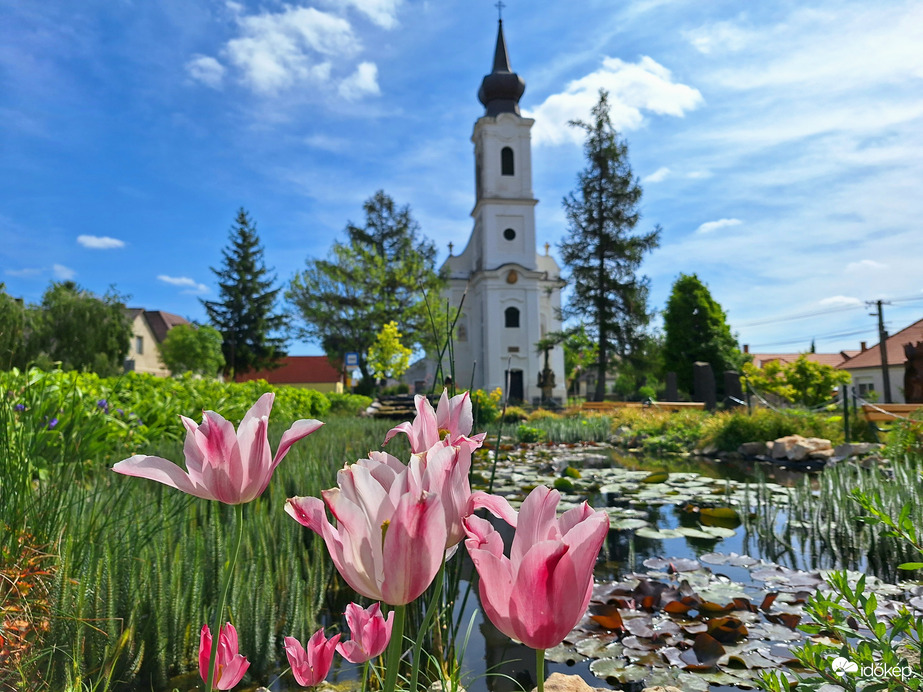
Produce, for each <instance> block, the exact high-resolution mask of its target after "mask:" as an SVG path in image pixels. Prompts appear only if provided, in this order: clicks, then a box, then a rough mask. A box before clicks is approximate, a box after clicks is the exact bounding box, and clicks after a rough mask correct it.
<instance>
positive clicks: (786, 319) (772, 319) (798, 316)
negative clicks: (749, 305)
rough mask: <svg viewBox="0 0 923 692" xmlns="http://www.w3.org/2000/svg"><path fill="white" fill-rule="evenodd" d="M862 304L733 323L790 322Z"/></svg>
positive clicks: (739, 325)
mask: <svg viewBox="0 0 923 692" xmlns="http://www.w3.org/2000/svg"><path fill="white" fill-rule="evenodd" d="M864 307H865V305H864V304H861V303H860V304H859V305H843V306H841V307H838V308H827V309H825V310H816V311H814V312H802V313H799V314H796V315H786V316H783V317H769V318H766V319H762V320H753V321H750V322H741V323H740V324H735V325H734V326H735V327H756V326H759V325H762V324H776V323H777V322H790V321H792V320H803V319H807V318H809V317H820V316H822V315H829V314H832V313H834V312H848V311H850V310H858V309H860V308H864Z"/></svg>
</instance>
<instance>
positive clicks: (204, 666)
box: [199, 625, 212, 683]
mask: <svg viewBox="0 0 923 692" xmlns="http://www.w3.org/2000/svg"><path fill="white" fill-rule="evenodd" d="M211 651H212V634H211V632H210V631H209V629H208V625H202V630H201V631H200V632H199V675H200V676H201V678H202V682H205V683H207V682H208V664H209V661H210V659H211Z"/></svg>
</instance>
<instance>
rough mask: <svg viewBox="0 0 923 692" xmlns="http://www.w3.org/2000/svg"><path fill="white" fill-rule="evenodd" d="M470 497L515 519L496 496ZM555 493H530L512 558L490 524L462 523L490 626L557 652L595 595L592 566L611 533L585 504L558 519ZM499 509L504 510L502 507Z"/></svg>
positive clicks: (481, 521)
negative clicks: (505, 553)
mask: <svg viewBox="0 0 923 692" xmlns="http://www.w3.org/2000/svg"><path fill="white" fill-rule="evenodd" d="M487 497H488V498H490V499H488V500H487V501H486V502H485V501H483V500H484V499H485V497H484V496H483V495H479V496H476V497H474V498H473V503H472V504H474V505H475V506H487V508H488V509H490V510H491V511H494V510H495V509H497V510H498V511H496V512H495V513H496V514H497V515H498V516H501V517H503V516H507V517H509V516H511V515H513V514H515V513H514V512H513V510H512V508H510V507H509V505H508V503H506V501H505V500H503V499H502V498H497V497H495V496H487ZM559 499H560V494H559V493H558V491H557V490H549V489H548V488H546V487H544V486H538V487H537V488H535V489H534V490H533V491H532V492H531V493H529V496H528V497H527V498H526V500H525V501H524V502H523V503H522V508H521V510H520V512H519V515H518V520H517V522H516V524H515V526H516V533H515V535H514V536H513V544H512V546H511V550H510V556H509V557H508V558H507V557H505V556H504V555H503V539H502V537H501V536H500V534H499V533H497V532H496V531H495V530H494V528H493V526H491V524H490V522H488V521H486V520H484V519H481V518H480V517H477V516H474V515H472V516H469V517H467V518H466V519H465V531H466V532H467V534H468V540H467V541H465V546H466V547H467V548H468V553H469V554H470V555H471V559H472V561H473V562H474V565H475V567H476V569H477V572H478V575H479V576H480V587H479V588H480V594H481V604H482V605H483V606H484V612H485V614H486V615H487V617H488V618H489V619H490V621H491V622H492V623H493V624H494V625H495V626H496V627H497V629H499V630H500V631H501V632H503V633H504V634H506V635H507V636H509V637H511V638H513V639H518V640H519V641H521V642H522V643H523V644H525V645H526V646H529V647H531V648H533V649H550V648H552V647H554V646H557V645H558V644H560V643H561V642H562V641H564V638H565V637H566V636H567V635H568V633H569V632H570V631H571V630H572V629H573V628H574V626H575V625H576V624H577V623H578V622H579V621H580V618H581V617H582V616H583V614H584V613H585V612H586V608H587V604H588V603H589V602H590V595H591V593H592V591H593V566H594V564H595V562H596V557H597V555H599V550H600V548H602V544H603V541H604V540H605V539H606V534H607V533H608V531H609V519H608V517H607V516H606V513H605V512H594V511H593V510H592V509H590V507H589V505H587V503H585V502H584V503H583V504H582V505H580V506H579V507H574V508H573V509H571V510H568V511H567V512H565V513H564V514H563V515H561V517H560V518H557V517H556V515H555V510H556V508H557V506H558V500H559ZM499 505H506V508H501V507H499Z"/></svg>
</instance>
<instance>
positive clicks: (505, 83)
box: [478, 19, 526, 116]
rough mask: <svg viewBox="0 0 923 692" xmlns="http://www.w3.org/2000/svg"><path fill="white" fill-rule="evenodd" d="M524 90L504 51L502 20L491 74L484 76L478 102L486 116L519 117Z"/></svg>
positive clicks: (524, 84) (523, 83) (523, 81)
mask: <svg viewBox="0 0 923 692" xmlns="http://www.w3.org/2000/svg"><path fill="white" fill-rule="evenodd" d="M525 90H526V83H525V80H523V78H522V77H520V76H519V75H518V74H516V73H515V72H513V70H512V68H511V67H510V58H509V55H508V54H507V51H506V39H504V38H503V20H502V19H501V20H500V25H499V28H498V29H497V47H496V49H495V50H494V68H493V72H491V73H490V74H489V75H486V76H485V77H484V79H483V81H482V82H481V88H480V89H479V90H478V100H479V101H480V102H481V103H483V104H484V106H485V108H486V109H487V112H486V115H490V116H496V115H499V114H500V113H515V114H516V115H519V99H520V98H521V97H522V94H523V92H524V91H525Z"/></svg>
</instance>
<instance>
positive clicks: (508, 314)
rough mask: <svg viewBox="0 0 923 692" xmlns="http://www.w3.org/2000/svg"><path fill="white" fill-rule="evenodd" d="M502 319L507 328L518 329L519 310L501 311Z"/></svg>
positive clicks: (508, 309)
mask: <svg viewBox="0 0 923 692" xmlns="http://www.w3.org/2000/svg"><path fill="white" fill-rule="evenodd" d="M503 317H504V321H505V326H507V327H518V326H519V308H507V309H506V310H504V311H503Z"/></svg>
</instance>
